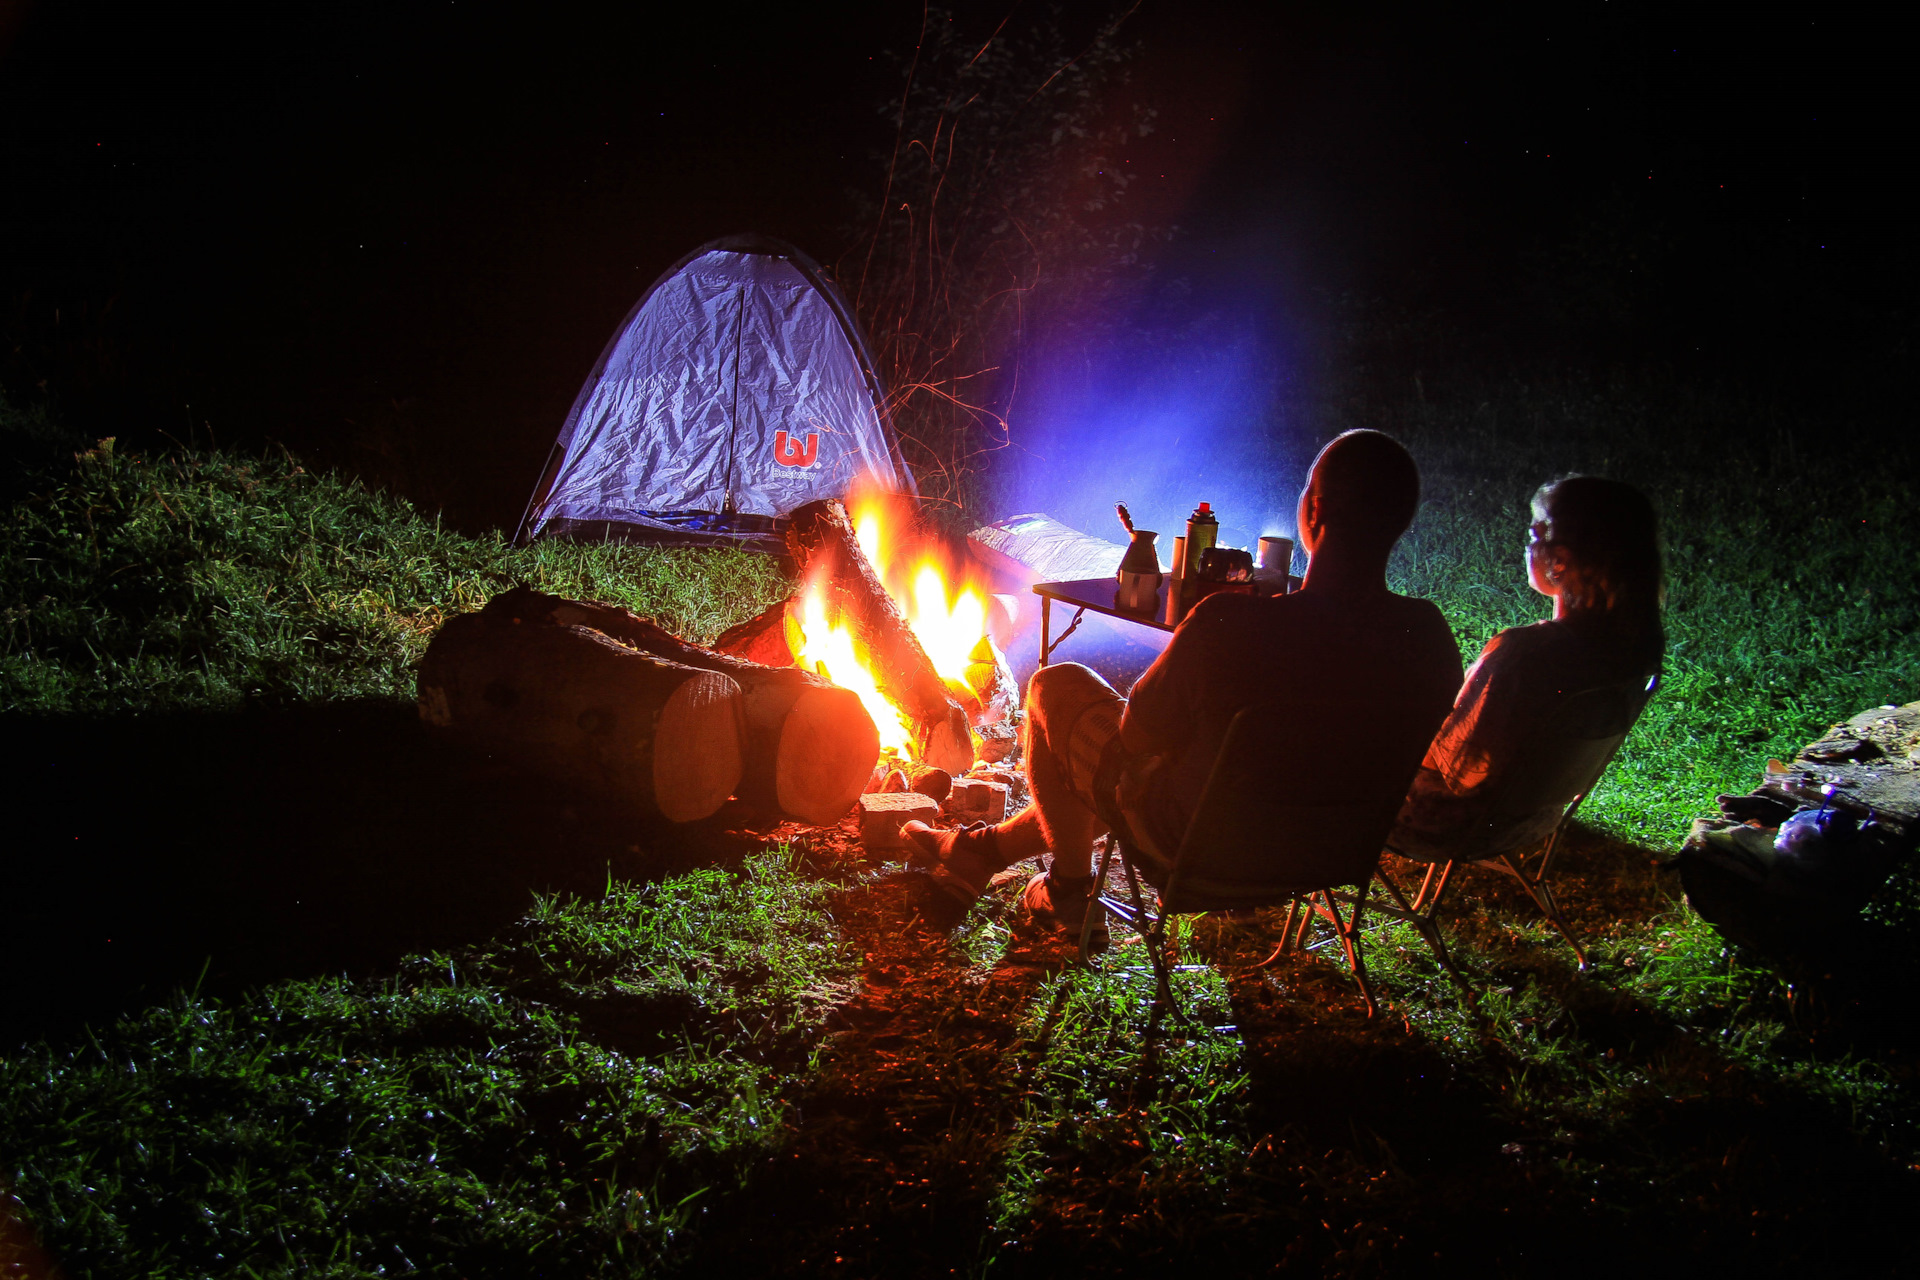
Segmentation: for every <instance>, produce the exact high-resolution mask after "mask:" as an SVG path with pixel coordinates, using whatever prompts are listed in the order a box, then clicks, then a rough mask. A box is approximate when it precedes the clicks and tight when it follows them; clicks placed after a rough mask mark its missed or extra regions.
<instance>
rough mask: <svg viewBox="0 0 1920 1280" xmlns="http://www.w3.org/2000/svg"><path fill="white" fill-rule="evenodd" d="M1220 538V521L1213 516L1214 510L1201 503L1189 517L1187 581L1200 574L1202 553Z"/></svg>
mask: <svg viewBox="0 0 1920 1280" xmlns="http://www.w3.org/2000/svg"><path fill="white" fill-rule="evenodd" d="M1219 538H1220V520H1219V518H1218V517H1216V516H1215V515H1214V514H1213V508H1212V507H1210V506H1208V505H1207V504H1206V503H1204V502H1203V503H1201V504H1200V505H1199V507H1198V508H1197V509H1195V511H1194V513H1193V514H1192V515H1190V516H1188V517H1187V575H1186V576H1187V580H1188V581H1189V582H1191V581H1192V580H1193V579H1194V578H1195V577H1197V576H1198V575H1199V572H1200V553H1201V552H1203V551H1205V550H1206V549H1207V548H1208V547H1210V546H1212V545H1213V544H1214V543H1215V542H1217V541H1219Z"/></svg>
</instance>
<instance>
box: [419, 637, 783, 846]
mask: <svg viewBox="0 0 1920 1280" xmlns="http://www.w3.org/2000/svg"><path fill="white" fill-rule="evenodd" d="M419 701H420V715H421V718H422V719H424V720H425V721H427V723H429V724H432V725H436V726H439V727H441V728H445V729H449V730H451V731H452V732H454V733H456V734H459V735H461V736H463V737H467V738H471V739H473V740H475V741H479V742H485V743H488V744H491V745H495V746H498V747H499V748H501V749H503V750H505V751H508V752H511V753H514V754H516V755H519V756H521V757H522V758H524V759H525V760H526V761H527V762H528V763H529V764H531V765H533V766H534V767H536V768H539V769H541V770H543V771H546V772H549V773H553V774H555V775H558V776H562V777H565V778H568V779H571V780H577V781H581V782H584V783H586V784H587V785H588V786H591V787H595V788H597V789H599V790H602V791H605V792H607V793H609V794H611V795H613V796H615V797H618V798H620V799H623V800H627V801H630V802H636V803H638V804H640V805H643V806H646V807H651V808H653V809H655V810H657V811H658V812H659V813H660V814H661V815H662V816H664V817H665V818H667V819H668V820H669V821H673V822H692V821H695V820H696V819H699V818H704V817H707V816H708V815H709V814H711V813H713V812H714V811H715V810H717V809H718V808H719V807H720V806H721V805H722V804H723V803H725V801H726V799H727V797H728V796H730V795H732V794H733V792H734V789H735V788H736V787H738V786H739V784H740V773H741V765H742V760H743V757H744V746H745V714H744V708H743V705H742V697H741V693H740V686H739V685H738V684H737V683H735V682H734V680H733V679H732V678H731V677H729V676H726V675H722V674H721V673H720V672H717V671H706V670H701V669H700V668H697V667H690V666H684V665H682V664H680V663H677V662H669V661H667V660H666V659H665V658H660V657H656V656H654V655H652V654H647V653H642V652H640V651H639V650H637V649H634V648H631V647H630V646H628V645H624V644H621V643H620V642H619V641H618V640H614V639H611V638H609V637H608V636H605V635H602V634H601V633H600V632H598V631H595V630H592V629H590V628H587V627H578V626H546V625H539V624H522V623H518V622H515V621H514V620H512V619H511V618H506V617H500V616H495V617H487V616H485V615H484V614H464V615H462V616H460V617H457V618H453V619H451V620H449V621H448V622H447V624H446V625H445V626H443V627H441V628H440V631H439V633H438V634H437V635H435V636H434V638H433V641H432V643H431V644H429V645H428V646H427V653H426V656H425V657H424V658H423V659H422V660H421V663H420V681H419Z"/></svg>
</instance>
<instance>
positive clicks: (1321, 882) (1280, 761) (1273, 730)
mask: <svg viewBox="0 0 1920 1280" xmlns="http://www.w3.org/2000/svg"><path fill="white" fill-rule="evenodd" d="M1395 718H1397V717H1394V716H1390V715H1383V714H1381V713H1380V711H1379V710H1378V709H1374V708H1368V707H1356V706H1352V705H1350V704H1345V705H1332V704H1315V705H1310V706H1307V707H1293V708H1289V709H1288V710H1287V712H1286V719H1285V721H1284V723H1280V724H1276V723H1275V714H1274V713H1272V712H1270V711H1267V710H1265V709H1262V708H1257V707H1248V708H1245V709H1243V710H1241V711H1240V713H1239V714H1237V715H1236V716H1234V718H1233V723H1232V724H1231V726H1230V727H1229V728H1228V731H1227V737H1226V741H1225V742H1224V743H1222V744H1221V747H1220V754H1219V755H1218V756H1217V757H1215V759H1214V763H1213V770H1212V772H1211V774H1210V775H1209V776H1208V778H1207V784H1206V787H1205V789H1204V790H1203V791H1202V792H1201V797H1200V804H1199V807H1198V809H1196V810H1195V812H1194V815H1193V818H1192V820H1191V821H1190V822H1189V823H1188V825H1187V830H1186V833H1185V835H1184V836H1183V837H1182V839H1181V841H1180V848H1179V851H1178V852H1177V853H1176V854H1175V855H1174V856H1173V858H1172V860H1171V862H1166V863H1163V862H1160V861H1158V860H1156V859H1155V858H1154V857H1153V855H1152V854H1150V853H1149V852H1148V851H1147V849H1146V848H1145V847H1144V846H1143V845H1142V843H1141V842H1140V841H1139V840H1138V839H1137V838H1135V837H1134V836H1133V835H1132V833H1130V832H1127V831H1114V832H1111V833H1109V835H1108V838H1107V842H1106V846H1105V849H1104V851H1103V852H1102V854H1101V857H1100V862H1099V865H1098V867H1097V868H1096V870H1095V873H1094V885H1095V887H1096V890H1097V893H1098V899H1097V901H1098V906H1097V907H1096V906H1093V905H1089V908H1088V911H1087V922H1086V924H1085V926H1084V927H1083V928H1082V929H1081V931H1080V956H1081V959H1082V961H1084V962H1087V963H1091V962H1092V940H1093V934H1094V925H1095V922H1096V920H1097V919H1098V918H1099V913H1100V910H1102V909H1104V910H1105V911H1106V912H1107V913H1109V914H1111V915H1112V916H1114V917H1115V918H1116V919H1118V920H1120V921H1121V922H1122V923H1124V924H1126V925H1127V926H1128V927H1130V928H1132V929H1133V930H1134V931H1135V932H1137V933H1139V934H1140V935H1141V937H1142V939H1143V941H1144V943H1145V945H1146V948H1147V957H1148V960H1149V962H1150V963H1151V964H1152V966H1153V976H1154V983H1155V990H1154V997H1155V1003H1156V1005H1157V1006H1158V1007H1159V1008H1161V1009H1168V1010H1170V1009H1172V1007H1173V991H1172V987H1171V984H1170V980H1169V979H1170V975H1171V973H1172V969H1171V962H1170V961H1169V958H1168V955H1167V952H1168V940H1167V925H1168V922H1169V921H1170V920H1171V919H1172V918H1173V917H1174V916H1176V915H1185V914H1188V913H1191V912H1197V911H1234V910H1242V909H1245V908H1250V907H1265V906H1277V905H1278V904H1280V903H1282V902H1287V903H1291V904H1292V910H1290V911H1289V912H1288V915H1287V927H1286V928H1285V929H1284V930H1283V931H1282V934H1281V950H1284V949H1285V948H1286V947H1287V946H1288V945H1289V938H1291V945H1294V946H1298V945H1299V944H1300V941H1301V938H1302V937H1303V935H1304V934H1305V932H1306V928H1307V925H1308V924H1309V923H1310V922H1311V920H1312V918H1313V916H1314V915H1319V916H1321V917H1323V918H1324V919H1326V920H1328V921H1330V922H1331V923H1332V925H1333V927H1334V930H1335V933H1336V936H1337V937H1338V938H1339V940H1340V942H1341V944H1342V945H1343V946H1344V947H1345V948H1346V952H1347V961H1348V963H1349V964H1351V965H1352V966H1353V976H1354V980H1355V982H1357V983H1358V984H1359V987H1360V993H1361V995H1362V996H1364V997H1365V998H1366V1002H1367V1015H1368V1016H1369V1017H1371V1016H1372V1015H1373V1013H1374V1010H1375V1007H1376V1005H1375V1001H1374V997H1373V987H1372V984H1370V983H1369V982H1368V981H1367V967H1366V958H1365V956H1364V955H1363V954H1362V951H1361V945H1360V919H1361V913H1362V900H1363V898H1364V893H1355V894H1348V895H1345V900H1346V901H1349V902H1351V903H1352V904H1353V910H1352V911H1351V912H1350V913H1349V914H1347V915H1346V916H1342V914H1341V912H1340V908H1339V902H1340V901H1341V900H1342V899H1341V898H1340V897H1337V896H1336V895H1335V894H1334V893H1333V892H1332V890H1333V889H1334V888H1336V887H1338V886H1341V885H1352V886H1354V887H1355V888H1356V889H1357V890H1360V889H1364V886H1365V885H1366V884H1367V882H1368V880H1369V879H1371V878H1372V876H1373V873H1374V871H1375V870H1376V869H1377V867H1378V866H1379V862H1380V850H1381V848H1382V847H1383V845H1384V842H1385V840H1386V836H1387V833H1388V831H1389V830H1390V829H1391V828H1392V826H1393V820H1394V817H1395V816H1396V815H1397V814H1398V813H1399V811H1400V802H1401V801H1402V799H1404V798H1405V796H1406V793H1407V786H1408V784H1409V783H1411V782H1412V780H1413V772H1414V770H1415V769H1416V768H1418V767H1419V764H1420V758H1421V756H1422V755H1423V754H1424V753H1425V751H1426V747H1427V743H1426V740H1425V736H1424V735H1422V736H1421V737H1419V738H1418V739H1409V740H1406V741H1400V742H1393V741H1383V739H1382V733H1381V726H1382V725H1383V724H1391V723H1392V721H1393V720H1394V719H1395ZM1402 736H1403V737H1405V735H1402ZM1116 855H1119V857H1120V860H1121V866H1122V869H1123V871H1124V875H1125V888H1126V894H1125V896H1124V897H1123V896H1120V895H1119V894H1117V893H1109V892H1108V891H1107V873H1108V871H1109V869H1110V868H1111V866H1112V864H1113V861H1114V858H1115V856H1116ZM1143 876H1144V878H1145V879H1146V880H1147V881H1148V883H1149V884H1153V885H1158V886H1159V889H1160V892H1159V895H1158V902H1157V903H1156V902H1154V901H1153V900H1152V895H1151V894H1149V893H1148V892H1147V891H1146V890H1143V889H1142V887H1141V880H1142V878H1143ZM1316 895H1317V899H1318V900H1317V901H1316V900H1315V896H1316ZM1303 907H1304V908H1305V913H1304V914H1301V912H1302V908H1303ZM1296 914H1298V916H1299V927H1298V930H1297V931H1296V930H1295V928H1294V921H1295V917H1296ZM1279 954H1280V951H1275V953H1274V955H1273V956H1270V957H1269V958H1268V959H1269V961H1271V960H1273V959H1275V958H1277V957H1278V956H1279Z"/></svg>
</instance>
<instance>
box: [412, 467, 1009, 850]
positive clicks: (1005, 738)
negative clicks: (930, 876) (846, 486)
mask: <svg viewBox="0 0 1920 1280" xmlns="http://www.w3.org/2000/svg"><path fill="white" fill-rule="evenodd" d="M856 511H857V513H858V514H857V515H849V513H848V511H847V509H846V508H845V507H844V506H843V505H842V504H841V503H839V502H838V501H832V500H828V501H821V502H813V503H808V504H807V505H806V506H803V507H801V508H799V509H798V510H797V511H795V512H794V514H793V517H792V522H791V525H790V526H789V529H788V534H787V543H788V547H789V549H790V550H791V551H792V553H793V556H794V559H795V561H796V563H797V564H798V565H799V568H800V578H801V584H802V585H801V587H800V589H799V590H798V591H796V592H795V593H794V595H793V596H792V597H791V598H790V599H787V600H783V601H781V602H780V603H778V604H776V605H774V606H773V607H772V608H770V609H768V610H766V611H765V612H763V613H762V614H761V615H760V616H758V617H756V618H753V619H750V620H749V621H747V622H745V623H742V624H741V625H739V626H737V627H734V628H732V629H731V630H729V631H727V632H726V633H725V634H723V635H722V636H720V638H719V639H718V640H716V641H715V643H714V645H713V647H712V648H706V647H704V646H701V645H696V644H692V643H689V642H687V641H685V640H682V639H680V638H679V637H677V636H674V635H672V634H670V633H668V632H667V631H665V630H664V629H662V628H660V627H659V626H657V625H656V624H654V623H652V622H650V621H648V620H647V619H644V618H640V617H637V616H635V615H634V614H632V613H629V612H628V611H626V610H624V609H619V608H616V607H614V606H610V605H600V604H588V603H582V602H579V601H571V600H563V599H561V598H559V597H556V596H548V595H545V594H543V593H540V592H537V591H532V590H529V589H526V588H517V589H515V590H513V591H509V592H506V593H503V594H502V595H500V596H497V597H495V599H494V600H493V601H491V602H490V603H489V604H488V606H487V607H486V608H485V609H483V610H482V611H481V612H480V613H478V614H468V615H462V616H461V617H458V618H454V619H452V620H450V621H449V622H448V623H447V625H446V626H445V627H443V628H442V629H441V632H440V634H439V635H437V636H436V637H435V639H434V642H433V644H432V645H430V646H429V647H428V650H427V654H426V657H425V659H424V660H423V661H422V664H421V673H420V713H421V716H422V717H423V718H424V719H426V720H427V721H428V723H430V724H434V725H437V726H441V727H445V728H450V729H453V730H455V731H457V732H461V733H463V734H466V735H469V736H471V737H473V738H476V739H479V740H482V741H485V742H488V743H491V744H494V745H498V746H501V747H507V748H510V749H512V750H514V751H515V752H516V753H518V754H519V755H521V756H523V757H525V758H526V759H527V760H528V762H529V763H531V764H533V765H535V766H537V767H544V768H546V769H548V770H549V771H551V772H554V773H556V774H561V775H564V776H566V777H567V778H569V779H572V780H576V781H582V782H586V783H588V784H590V785H594V786H596V787H599V788H601V789H604V790H608V791H612V792H615V793H618V794H621V795H626V796H631V797H632V798H634V799H636V800H638V801H640V802H642V803H644V804H645V805H647V806H648V807H650V808H652V809H654V810H655V811H657V812H659V813H660V814H662V815H663V816H665V817H667V818H669V819H671V820H673V821H678V822H688V821H694V820H696V819H698V818H703V817H706V816H708V815H710V814H712V813H714V812H716V811H717V810H718V808H719V807H720V805H721V804H722V803H723V802H724V801H725V800H726V799H727V797H728V796H730V795H738V796H740V797H741V798H742V799H743V800H746V801H747V802H748V803H750V804H751V805H753V806H754V807H755V808H757V809H760V810H761V811H763V812H768V813H776V814H781V815H785V816H787V817H792V818H796V819H799V820H800V821H803V822H807V823H811V824H814V825H823V824H830V823H834V822H838V821H839V820H840V819H841V818H842V817H844V816H846V814H847V813H848V811H849V810H850V809H852V808H853V807H854V804H855V801H856V800H860V801H861V802H862V804H861V808H862V815H863V822H864V820H865V818H866V817H867V816H868V813H869V810H871V809H873V808H874V807H875V806H873V805H871V804H868V803H867V801H875V800H883V799H886V797H887V795H889V794H892V793H897V792H903V791H906V790H907V789H908V788H909V787H912V788H914V789H916V792H917V793H916V794H913V795H910V796H907V795H902V796H900V797H899V798H898V801H897V802H890V803H889V804H883V805H880V806H879V808H881V809H889V810H890V809H900V810H901V813H898V814H894V815H893V817H894V818H896V819H899V820H904V818H903V817H902V815H903V814H905V812H906V809H907V808H912V807H914V806H916V805H919V804H920V802H921V801H926V802H927V803H928V804H932V805H933V806H934V807H935V809H936V810H937V809H938V807H939V802H940V801H943V800H944V801H946V802H947V804H946V807H947V809H948V811H949V812H952V813H954V814H956V815H965V816H968V817H975V816H991V814H992V813H993V810H994V809H995V808H999V809H1001V810H1004V805H1005V798H1006V795H1007V786H1006V782H1005V780H1002V779H983V778H980V777H975V778H971V779H970V778H968V777H967V776H966V775H968V774H969V773H970V772H977V770H976V763H977V762H978V761H985V762H998V761H1001V760H1004V759H1006V757H1007V756H1008V755H1009V754H1011V752H1012V749H1013V742H1014V725H1013V720H1014V714H1015V709H1016V694H1015V690H1014V686H1013V680H1012V677H1011V675H1010V673H1009V672H1008V670H1007V665H1006V660H1005V658H1004V657H1003V656H1002V655H1001V654H1000V652H999V650H998V649H997V648H996V647H995V645H994V643H993V641H992V640H991V639H990V638H989V636H988V634H987V625H986V619H987V611H986V607H985V593H984V592H983V591H981V590H980V589H979V588H978V587H977V586H974V585H972V584H970V583H969V582H967V581H966V579H965V578H964V577H963V576H962V575H961V574H959V573H957V572H955V571H954V569H953V567H952V566H951V565H950V564H948V563H947V562H946V561H945V560H943V558H942V556H941V555H940V554H939V548H938V545H937V544H933V543H928V544H926V545H924V546H915V545H914V544H913V543H912V542H911V540H910V539H909V537H908V536H906V531H907V528H908V526H907V525H906V523H905V522H904V521H901V520H898V519H894V520H889V518H888V512H887V511H886V510H885V504H884V501H883V500H879V499H876V500H873V501H871V502H867V503H863V504H861V505H859V506H858V507H857V508H856ZM867 793H882V794H880V795H868V794H867ZM863 796H864V797H865V799H863ZM996 800H997V801H998V802H999V803H998V804H997V805H995V804H994V803H992V802H993V801H996ZM922 808H924V806H922ZM913 816H931V815H930V814H925V813H916V814H914V815H913ZM894 826H895V827H896V828H897V826H898V821H895V822H894Z"/></svg>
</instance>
